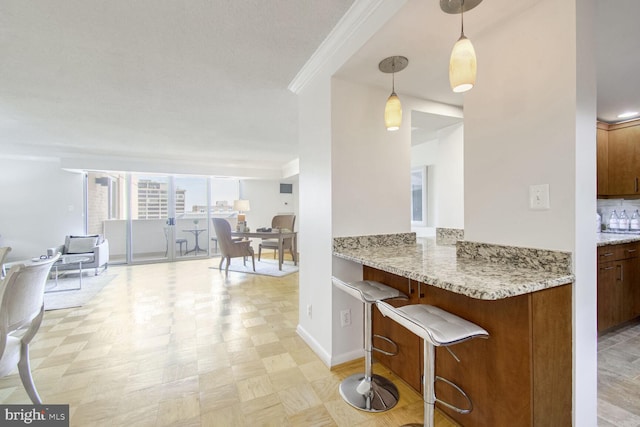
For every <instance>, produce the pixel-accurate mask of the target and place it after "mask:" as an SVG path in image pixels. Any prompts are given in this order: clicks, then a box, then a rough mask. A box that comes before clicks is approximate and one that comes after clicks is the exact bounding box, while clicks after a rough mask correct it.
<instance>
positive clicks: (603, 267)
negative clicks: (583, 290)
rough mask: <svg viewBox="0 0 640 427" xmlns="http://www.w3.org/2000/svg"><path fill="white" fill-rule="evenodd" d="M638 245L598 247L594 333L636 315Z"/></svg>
mask: <svg viewBox="0 0 640 427" xmlns="http://www.w3.org/2000/svg"><path fill="white" fill-rule="evenodd" d="M639 249H640V244H639V243H626V244H621V245H611V246H602V247H599V248H598V332H600V331H605V330H607V329H609V328H612V327H615V326H617V325H620V324H621V323H624V322H626V321H629V320H631V319H634V318H636V317H637V316H638V315H640V283H638V280H639V279H640V258H638V255H639V254H640V251H639Z"/></svg>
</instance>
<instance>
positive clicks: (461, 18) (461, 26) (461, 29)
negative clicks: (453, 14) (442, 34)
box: [460, 0, 464, 37]
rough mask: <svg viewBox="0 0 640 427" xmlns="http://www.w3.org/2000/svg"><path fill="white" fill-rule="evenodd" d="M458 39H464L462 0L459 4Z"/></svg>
mask: <svg viewBox="0 0 640 427" xmlns="http://www.w3.org/2000/svg"><path fill="white" fill-rule="evenodd" d="M460 37H464V0H462V1H461V2H460Z"/></svg>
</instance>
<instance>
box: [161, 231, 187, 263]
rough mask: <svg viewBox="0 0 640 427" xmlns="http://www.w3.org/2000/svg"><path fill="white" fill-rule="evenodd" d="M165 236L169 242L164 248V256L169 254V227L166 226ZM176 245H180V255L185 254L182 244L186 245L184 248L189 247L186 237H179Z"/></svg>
mask: <svg viewBox="0 0 640 427" xmlns="http://www.w3.org/2000/svg"><path fill="white" fill-rule="evenodd" d="M164 238H165V240H166V242H167V246H166V247H165V250H164V256H167V254H168V253H169V227H165V228H164ZM176 245H180V256H182V255H183V251H182V245H184V249H185V250H186V249H187V239H185V238H182V237H181V238H179V239H176Z"/></svg>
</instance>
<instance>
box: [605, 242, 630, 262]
mask: <svg viewBox="0 0 640 427" xmlns="http://www.w3.org/2000/svg"><path fill="white" fill-rule="evenodd" d="M638 255H640V250H639V248H638V243H637V242H634V243H623V244H620V245H609V246H600V247H599V248H598V262H599V263H601V262H609V261H617V260H621V259H627V258H637V257H638Z"/></svg>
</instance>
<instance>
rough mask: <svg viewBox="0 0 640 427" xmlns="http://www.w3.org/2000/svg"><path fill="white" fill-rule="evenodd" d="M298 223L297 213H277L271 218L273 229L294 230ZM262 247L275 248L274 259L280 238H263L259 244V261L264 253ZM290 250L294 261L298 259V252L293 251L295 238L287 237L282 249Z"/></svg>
mask: <svg viewBox="0 0 640 427" xmlns="http://www.w3.org/2000/svg"><path fill="white" fill-rule="evenodd" d="M295 224H296V216H295V215H276V216H274V217H273V218H272V219H271V228H272V229H273V230H276V229H280V230H289V231H293V227H294V226H295ZM262 248H265V249H273V259H275V258H276V253H277V252H278V239H262V242H261V243H260V244H259V245H258V261H260V256H261V255H262ZM287 249H288V250H289V253H290V254H291V258H293V261H294V262H295V261H296V254H295V253H294V252H293V238H292V237H287V238H286V239H284V240H283V241H282V250H283V251H285V250H287Z"/></svg>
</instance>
